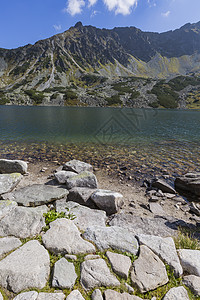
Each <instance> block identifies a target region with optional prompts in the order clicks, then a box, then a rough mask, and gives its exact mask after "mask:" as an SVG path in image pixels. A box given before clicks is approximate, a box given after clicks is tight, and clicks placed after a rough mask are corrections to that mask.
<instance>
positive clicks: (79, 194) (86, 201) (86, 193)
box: [67, 187, 96, 208]
mask: <svg viewBox="0 0 200 300" xmlns="http://www.w3.org/2000/svg"><path fill="white" fill-rule="evenodd" d="M95 191H96V189H90V188H85V187H74V188H72V189H71V190H69V195H68V196H67V200H68V201H73V202H77V203H79V204H81V205H85V206H88V207H90V208H96V205H95V204H94V202H93V201H92V200H91V198H90V197H91V195H92V194H93V193H94V192H95Z"/></svg>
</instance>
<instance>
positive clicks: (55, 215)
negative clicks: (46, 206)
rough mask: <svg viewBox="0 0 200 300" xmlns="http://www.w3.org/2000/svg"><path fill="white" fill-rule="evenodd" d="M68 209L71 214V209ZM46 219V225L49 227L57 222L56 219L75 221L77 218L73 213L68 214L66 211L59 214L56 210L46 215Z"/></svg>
mask: <svg viewBox="0 0 200 300" xmlns="http://www.w3.org/2000/svg"><path fill="white" fill-rule="evenodd" d="M66 209H67V211H68V212H69V208H66ZM44 217H45V223H46V225H49V223H51V222H53V221H55V220H56V219H61V218H65V219H69V220H74V219H75V218H76V216H75V215H74V214H73V213H68V214H66V213H65V212H64V211H62V212H60V213H59V212H57V211H55V210H50V211H48V212H47V213H44Z"/></svg>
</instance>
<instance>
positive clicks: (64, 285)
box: [52, 257, 77, 289]
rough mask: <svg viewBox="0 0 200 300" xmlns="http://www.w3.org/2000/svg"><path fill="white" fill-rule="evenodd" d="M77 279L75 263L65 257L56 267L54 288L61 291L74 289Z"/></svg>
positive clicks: (53, 281)
mask: <svg viewBox="0 0 200 300" xmlns="http://www.w3.org/2000/svg"><path fill="white" fill-rule="evenodd" d="M76 278H77V274H76V272H75V267H74V265H73V263H70V262H68V261H67V260H66V259H65V258H64V257H63V258H61V259H60V260H59V261H57V262H56V263H55V265H54V271H53V280H52V286H53V287H55V288H61V289H72V288H73V286H74V284H75V281H76Z"/></svg>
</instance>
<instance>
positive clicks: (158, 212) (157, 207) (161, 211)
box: [149, 202, 166, 216]
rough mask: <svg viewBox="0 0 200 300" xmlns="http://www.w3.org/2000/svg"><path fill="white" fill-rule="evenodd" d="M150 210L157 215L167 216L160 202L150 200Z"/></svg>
mask: <svg viewBox="0 0 200 300" xmlns="http://www.w3.org/2000/svg"><path fill="white" fill-rule="evenodd" d="M149 210H150V211H151V212H152V213H153V214H154V215H157V216H165V215H166V212H165V211H164V209H163V208H162V206H161V205H160V204H159V203H156V202H150V203H149Z"/></svg>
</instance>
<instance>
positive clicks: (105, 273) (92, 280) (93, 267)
mask: <svg viewBox="0 0 200 300" xmlns="http://www.w3.org/2000/svg"><path fill="white" fill-rule="evenodd" d="M80 282H81V285H82V286H83V287H84V288H85V289H93V288H95V287H101V286H104V287H108V286H120V282H119V281H118V280H117V278H116V277H115V276H114V275H112V274H111V272H110V270H109V268H108V266H107V264H106V262H105V260H103V259H93V260H86V261H84V262H83V263H82V264H81V279H80Z"/></svg>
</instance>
